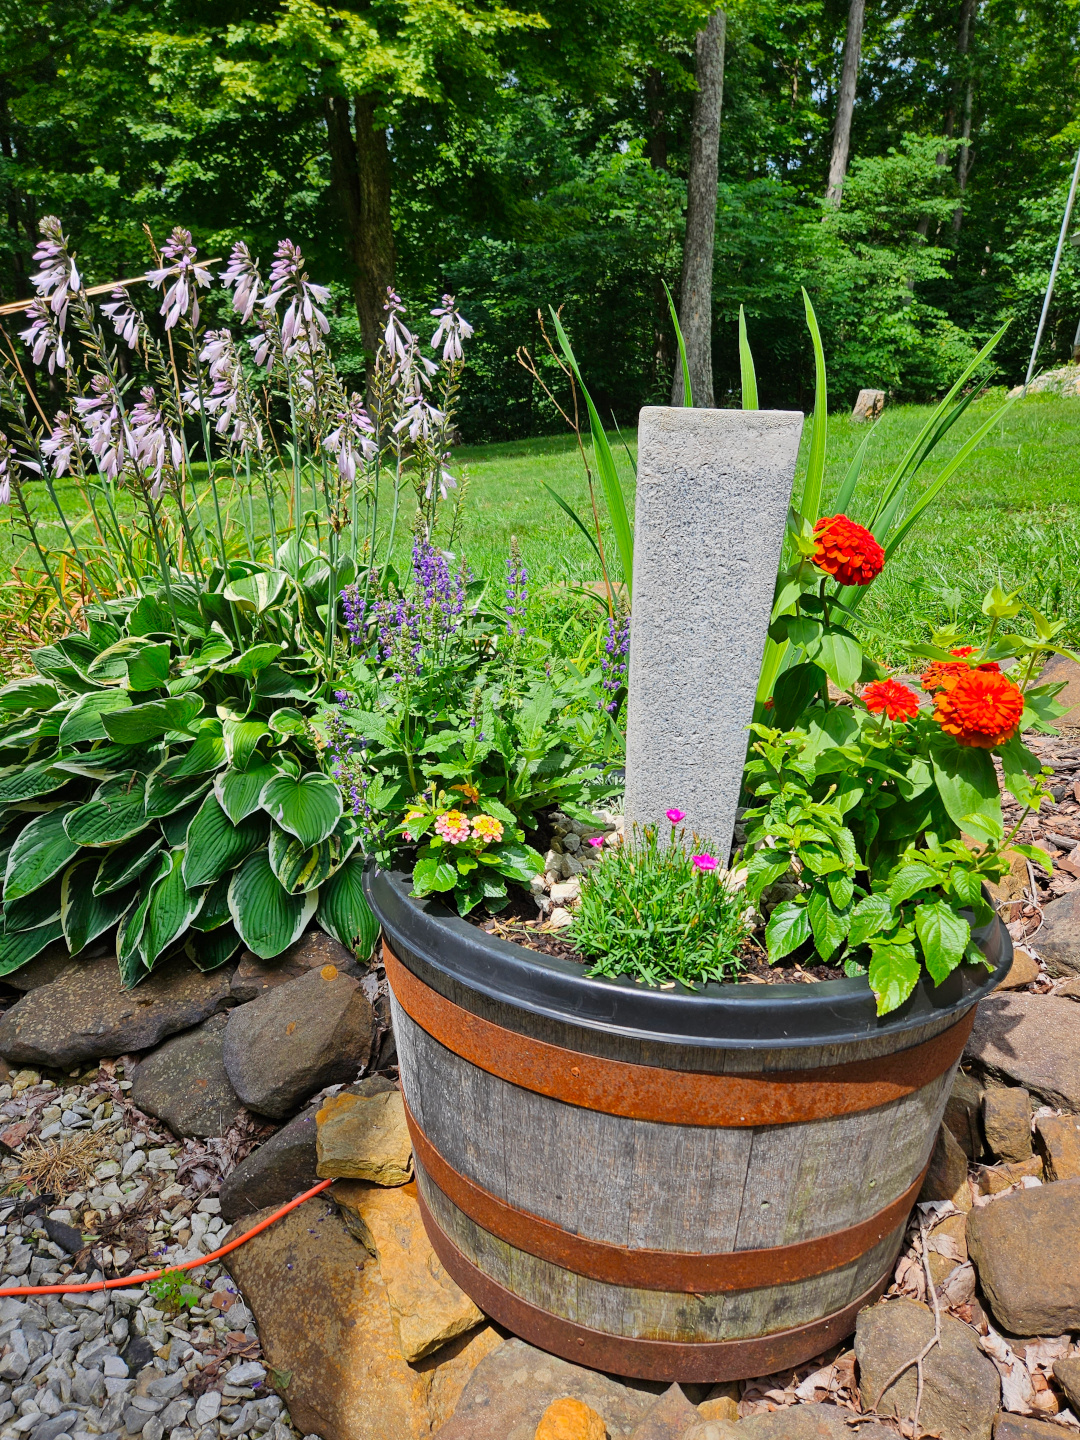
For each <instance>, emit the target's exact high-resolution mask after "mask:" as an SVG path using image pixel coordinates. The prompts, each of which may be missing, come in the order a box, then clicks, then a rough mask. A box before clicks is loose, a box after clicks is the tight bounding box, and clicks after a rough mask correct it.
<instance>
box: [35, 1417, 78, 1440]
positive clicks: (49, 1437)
mask: <svg viewBox="0 0 1080 1440" xmlns="http://www.w3.org/2000/svg"><path fill="white" fill-rule="evenodd" d="M78 1424H79V1412H78V1411H77V1410H62V1411H61V1412H60V1414H59V1415H53V1416H52V1417H50V1418H49V1419H46V1420H42V1422H41V1424H40V1425H35V1426H34V1428H33V1429H32V1430H31V1431H30V1440H56V1437H57V1436H58V1435H64V1434H71V1432H72V1431H73V1430H75V1429H77V1428H78Z"/></svg>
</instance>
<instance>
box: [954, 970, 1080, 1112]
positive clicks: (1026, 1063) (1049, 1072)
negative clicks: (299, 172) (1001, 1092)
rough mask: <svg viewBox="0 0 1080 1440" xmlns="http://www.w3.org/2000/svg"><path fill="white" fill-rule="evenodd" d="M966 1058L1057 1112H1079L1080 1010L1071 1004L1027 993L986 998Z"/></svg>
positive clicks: (1070, 1002) (981, 1003)
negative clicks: (1019, 1086)
mask: <svg viewBox="0 0 1080 1440" xmlns="http://www.w3.org/2000/svg"><path fill="white" fill-rule="evenodd" d="M964 1058H965V1061H966V1062H968V1063H970V1064H972V1065H974V1066H976V1067H977V1068H978V1069H980V1070H982V1071H983V1072H984V1073H985V1074H987V1075H989V1076H990V1077H991V1078H993V1079H997V1080H1004V1081H1007V1082H1008V1083H1009V1084H1012V1085H1022V1086H1023V1087H1024V1089H1025V1090H1027V1091H1029V1092H1030V1093H1031V1094H1032V1095H1037V1096H1038V1098H1039V1100H1040V1101H1041V1102H1042V1103H1044V1104H1046V1105H1052V1106H1053V1107H1054V1109H1055V1110H1068V1111H1069V1112H1070V1113H1071V1112H1075V1111H1080V1005H1077V1004H1076V1003H1075V1002H1074V1001H1072V1000H1059V999H1057V998H1056V997H1055V996H1052V995H1029V994H1027V993H1025V992H1023V991H1019V992H1011V993H1002V992H998V993H995V994H993V995H987V996H986V998H985V999H984V1000H981V1001H980V1002H979V1009H978V1012H977V1014H976V1016H975V1028H974V1029H973V1030H972V1032H971V1038H970V1039H969V1040H968V1043H967V1049H966V1050H965V1051H964Z"/></svg>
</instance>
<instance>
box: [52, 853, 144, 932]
mask: <svg viewBox="0 0 1080 1440" xmlns="http://www.w3.org/2000/svg"><path fill="white" fill-rule="evenodd" d="M97 870H98V862H97V860H80V861H78V862H77V863H76V864H74V865H69V866H68V868H67V869H66V870H65V871H64V878H63V881H62V883H61V887H60V921H61V924H62V925H63V927H64V939H65V940H66V941H67V947H68V950H69V952H70V953H71V954H72V955H78V953H79V952H80V950H84V949H85V948H86V946H87V945H89V944H90V941H91V940H96V939H97V937H98V936H99V935H103V934H104V933H105V931H106V930H109V929H111V928H112V926H114V925H115V924H116V922H117V921H118V920H119V919H120V916H121V915H122V914H123V913H124V911H125V910H126V909H127V907H128V905H129V904H130V903H131V890H130V889H123V890H110V891H109V892H108V893H107V894H105V895H100V896H98V895H95V894H94V888H93V880H94V876H95V874H96V873H97Z"/></svg>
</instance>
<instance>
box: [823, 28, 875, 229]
mask: <svg viewBox="0 0 1080 1440" xmlns="http://www.w3.org/2000/svg"><path fill="white" fill-rule="evenodd" d="M865 12H866V0H851V5H850V7H849V9H848V22H847V39H846V40H845V41H844V68H843V71H842V73H841V76H840V99H839V100H838V102H837V105H836V129H835V130H834V131H833V147H832V159H831V160H830V161H829V188H828V190H827V191H826V192H825V199H826V200H827V201H828V202H829V204H830V205H839V204H840V192H841V191H842V190H843V188H844V177H845V175H846V174H847V166H848V153H849V151H850V150H851V117H852V114H853V112H854V110H855V83H856V81H857V80H858V78H859V60H860V58H861V56H862V32H863V17H864V15H865Z"/></svg>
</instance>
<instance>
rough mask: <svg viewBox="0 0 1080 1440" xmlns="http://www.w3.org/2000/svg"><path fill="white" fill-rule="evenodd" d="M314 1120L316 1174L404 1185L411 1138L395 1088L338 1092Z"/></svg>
mask: <svg viewBox="0 0 1080 1440" xmlns="http://www.w3.org/2000/svg"><path fill="white" fill-rule="evenodd" d="M315 1119H316V1122H317V1124H318V1142H317V1143H318V1155H319V1163H318V1172H319V1176H320V1178H321V1179H328V1178H331V1177H332V1178H334V1179H345V1180H371V1181H373V1182H374V1183H375V1184H376V1185H405V1184H407V1183H408V1181H409V1180H410V1179H411V1178H412V1141H411V1139H410V1138H409V1127H408V1125H407V1124H406V1123H405V1103H404V1101H403V1100H402V1098H401V1092H400V1091H398V1090H389V1091H386V1092H384V1093H383V1094H381V1095H352V1094H350V1093H349V1092H348V1091H344V1092H342V1093H341V1094H340V1095H335V1096H333V1097H332V1098H331V1099H329V1100H327V1101H325V1102H324V1104H323V1106H322V1109H321V1110H319V1112H318V1114H317V1115H316V1117H315Z"/></svg>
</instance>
